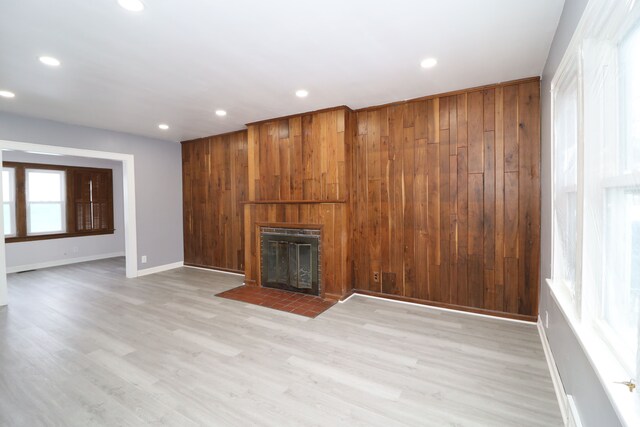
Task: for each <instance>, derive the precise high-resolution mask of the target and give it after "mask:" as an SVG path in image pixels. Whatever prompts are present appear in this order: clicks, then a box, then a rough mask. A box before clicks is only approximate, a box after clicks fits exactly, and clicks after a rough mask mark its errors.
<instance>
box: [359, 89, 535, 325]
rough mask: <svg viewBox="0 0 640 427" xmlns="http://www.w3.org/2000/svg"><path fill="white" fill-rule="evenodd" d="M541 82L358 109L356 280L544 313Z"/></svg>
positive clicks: (374, 287) (438, 299)
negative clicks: (541, 287) (540, 307)
mask: <svg viewBox="0 0 640 427" xmlns="http://www.w3.org/2000/svg"><path fill="white" fill-rule="evenodd" d="M539 100H540V85H539V81H538V79H530V80H528V81H522V82H520V83H514V84H505V85H496V86H493V87H487V88H483V89H482V90H470V91H467V92H465V91H462V92H457V93H455V94H451V95H449V96H441V97H433V98H429V99H423V100H417V101H413V102H407V103H402V104H396V105H390V106H382V107H379V108H370V109H364V110H360V111H358V112H357V135H356V137H355V140H354V146H353V152H354V155H353V162H352V176H353V179H354V181H353V186H352V227H353V228H352V239H353V240H352V247H353V271H354V287H355V288H357V289H363V290H365V291H369V292H372V293H380V294H388V295H396V296H399V297H403V298H410V299H416V300H424V301H429V302H432V303H435V304H437V305H443V306H454V307H455V306H459V307H467V308H471V309H476V310H475V311H481V312H484V311H488V312H502V313H509V314H513V315H516V316H515V317H517V315H521V316H525V317H526V316H535V315H537V307H538V275H539V273H538V270H539V269H538V267H539V250H540V240H539V239H540V237H539V236H540V106H539Z"/></svg>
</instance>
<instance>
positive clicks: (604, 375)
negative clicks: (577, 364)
mask: <svg viewBox="0 0 640 427" xmlns="http://www.w3.org/2000/svg"><path fill="white" fill-rule="evenodd" d="M547 283H548V285H549V288H550V290H551V295H552V297H553V299H554V301H555V302H556V304H558V307H560V311H561V312H562V314H563V316H564V318H565V319H566V321H567V323H568V324H569V327H570V328H571V330H572V331H573V333H574V335H575V336H576V338H577V339H578V342H579V343H580V346H581V347H582V350H583V352H584V353H585V355H586V356H587V359H588V360H589V362H590V363H591V366H592V367H593V370H594V371H595V373H596V375H597V376H598V379H599V380H600V383H601V384H602V387H603V388H604V390H605V393H606V394H607V396H608V397H609V400H610V401H611V404H612V406H613V408H614V410H615V411H616V413H617V415H618V417H619V418H620V420H621V421H623V422H624V424H626V425H630V426H631V425H640V389H636V390H635V391H634V392H633V393H630V392H629V390H628V389H627V387H625V386H624V385H622V384H616V381H627V380H629V374H628V373H627V371H626V370H625V369H624V367H623V365H622V364H621V363H620V361H619V360H618V358H617V357H616V356H615V355H614V354H613V353H612V351H611V350H610V347H609V345H608V344H607V343H606V342H604V341H603V340H602V338H601V337H600V335H599V333H598V331H597V330H596V328H595V327H594V325H592V324H590V322H587V321H580V320H579V319H578V316H577V312H576V309H575V308H574V306H573V304H572V301H571V298H570V296H569V292H567V291H566V290H565V289H564V288H563V287H562V285H560V284H554V283H553V281H552V280H550V279H547ZM635 380H637V378H635Z"/></svg>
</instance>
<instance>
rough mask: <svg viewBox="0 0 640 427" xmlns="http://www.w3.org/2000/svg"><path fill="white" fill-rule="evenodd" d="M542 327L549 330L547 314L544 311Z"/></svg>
mask: <svg viewBox="0 0 640 427" xmlns="http://www.w3.org/2000/svg"><path fill="white" fill-rule="evenodd" d="M544 327H545V328H547V329H548V328H549V312H548V311H545V312H544Z"/></svg>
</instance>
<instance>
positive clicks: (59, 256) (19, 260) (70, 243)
mask: <svg viewBox="0 0 640 427" xmlns="http://www.w3.org/2000/svg"><path fill="white" fill-rule="evenodd" d="M3 160H5V161H13V162H27V163H43V164H51V165H65V166H83V167H94V168H104V169H111V170H112V171H113V208H114V212H113V214H114V217H113V222H114V228H115V232H114V234H104V235H99V236H83V237H67V238H64V239H51V240H36V241H32V242H16V243H7V245H6V248H5V250H6V262H7V271H8V272H9V273H13V272H17V271H25V270H30V269H34V268H43V267H47V266H53V265H61V264H68V263H73V262H81V261H86V260H89V259H99V258H107V257H112V256H114V255H120V256H123V255H124V197H123V187H122V162H116V161H110V160H101V159H90V158H84V157H72V156H45V155H39V154H31V153H25V152H19V151H5V152H4V153H3Z"/></svg>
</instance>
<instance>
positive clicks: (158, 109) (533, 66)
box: [0, 0, 564, 141]
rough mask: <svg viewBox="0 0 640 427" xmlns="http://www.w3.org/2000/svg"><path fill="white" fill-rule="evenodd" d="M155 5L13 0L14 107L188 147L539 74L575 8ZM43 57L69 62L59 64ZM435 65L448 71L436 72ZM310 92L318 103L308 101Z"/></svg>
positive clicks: (2, 52) (10, 60)
mask: <svg viewBox="0 0 640 427" xmlns="http://www.w3.org/2000/svg"><path fill="white" fill-rule="evenodd" d="M144 2H145V5H146V8H145V10H144V11H143V12H141V13H131V12H128V11H126V10H124V9H122V8H121V7H120V6H119V5H118V3H117V1H116V0H56V1H51V0H14V1H9V0H2V1H0V90H10V91H12V92H15V94H16V97H15V98H13V99H5V98H0V111H7V112H12V113H18V114H24V115H29V116H35V117H42V118H47V119H52V120H58V121H63V122H68V123H74V124H80V125H86V126H93V127H98V128H103V129H110V130H118V131H124V132H129V133H133V134H138V135H145V136H150V137H155V138H161V139H166V140H172V141H180V140H186V139H191V138H196V137H201V136H206V135H212V134H217V133H222V132H227V131H232V130H237V129H243V128H244V124H245V123H248V122H252V121H257V120H261V119H266V118H272V117H278V116H283V115H288V114H293V113H299V112H304V111H310V110H315V109H320V108H326V107H332V106H336V105H348V106H350V107H351V108H360V107H366V106H372V105H377V104H382V103H387V102H393V101H398V100H403V99H409V98H415V97H419V96H424V95H429V94H435V93H441V92H445V91H450V90H456V89H463V88H467V87H473V86H479V85H483V84H489V83H495V82H500V81H507V80H513V79H518V78H523V77H530V76H536V75H540V74H541V73H542V68H543V66H544V63H545V61H546V58H547V53H548V51H549V46H550V44H551V41H552V39H553V35H554V32H555V29H556V26H557V24H558V20H559V17H560V13H561V11H562V7H563V4H564V0H484V1H478V0H455V1H454V0H448V1H444V0H393V1H390V0H384V1H379V0H322V1H300V0H272V1H264V0H244V1H241V0H228V1H212V0H182V1H177V0H144ZM41 55H51V56H54V57H56V58H58V59H60V61H61V62H62V65H61V66H60V67H58V68H55V69H54V68H49V67H46V66H44V65H42V64H41V63H40V62H39V61H38V57H39V56H41ZM430 56H433V57H436V58H437V59H438V65H437V66H436V67H435V68H433V69H430V70H425V69H422V68H421V67H420V61H421V60H422V59H424V58H426V57H430ZM300 88H304V89H307V90H308V91H309V96H308V98H306V99H299V98H296V97H295V94H294V93H295V91H296V90H297V89H300ZM218 108H221V109H225V110H227V111H228V115H227V116H226V117H224V118H219V117H216V116H215V114H214V111H215V110H216V109H218ZM163 122H164V123H168V124H169V125H170V126H171V128H170V130H168V131H161V130H159V129H158V127H157V125H158V124H159V123H163Z"/></svg>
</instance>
